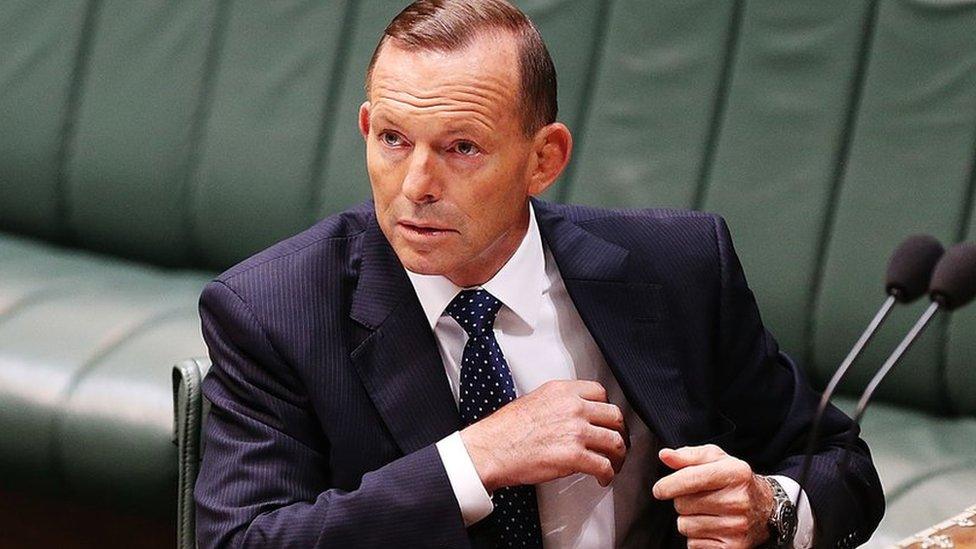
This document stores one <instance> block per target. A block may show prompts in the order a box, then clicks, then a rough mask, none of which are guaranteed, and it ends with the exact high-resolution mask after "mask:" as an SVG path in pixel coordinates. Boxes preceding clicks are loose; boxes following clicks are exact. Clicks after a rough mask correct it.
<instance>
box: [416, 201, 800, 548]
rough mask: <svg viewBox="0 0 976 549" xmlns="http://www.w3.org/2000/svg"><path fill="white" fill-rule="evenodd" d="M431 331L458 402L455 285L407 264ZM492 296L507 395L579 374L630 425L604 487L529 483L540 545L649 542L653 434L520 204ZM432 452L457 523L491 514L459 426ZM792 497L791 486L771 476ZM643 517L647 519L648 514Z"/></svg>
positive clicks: (652, 531) (586, 479) (460, 347)
mask: <svg viewBox="0 0 976 549" xmlns="http://www.w3.org/2000/svg"><path fill="white" fill-rule="evenodd" d="M407 275H408V277H409V278H410V281H411V283H412V284H413V287H414V290H415V291H416V292H417V297H418V298H419V299H420V304H421V306H422V307H423V309H424V313H425V315H426V317H427V320H428V322H429V323H430V326H431V329H432V330H433V331H434V336H435V339H436V340H437V345H438V348H439V351H440V354H441V358H442V359H443V362H444V368H445V371H446V374H447V378H448V381H449V382H450V386H451V390H452V392H453V393H454V401H455V402H457V400H458V391H459V388H458V385H459V383H460V374H461V369H460V364H461V356H462V354H463V351H464V345H465V343H466V342H467V334H466V333H465V331H464V330H463V329H462V328H461V326H460V325H459V324H458V323H457V322H456V321H455V320H454V319H453V318H451V317H450V316H448V315H446V314H444V311H445V309H446V308H447V305H448V304H449V303H450V302H451V300H453V299H454V297H455V296H456V295H457V294H458V292H460V291H461V290H463V289H464V288H461V287H458V286H456V285H455V284H454V283H453V282H451V281H450V280H448V279H447V278H446V277H443V276H440V275H421V274H417V273H413V272H410V271H407ZM480 288H483V289H485V290H487V291H488V292H489V293H491V294H492V295H493V296H495V297H496V298H497V299H498V300H499V301H501V302H502V304H503V306H502V307H501V309H500V310H499V311H498V316H497V317H496V320H495V325H494V332H495V337H496V339H497V340H498V345H499V347H501V349H502V353H503V354H504V356H505V360H506V362H507V363H508V366H509V369H510V370H511V372H512V378H513V381H514V383H515V393H516V395H524V394H526V393H528V392H531V391H532V390H534V389H536V388H537V387H539V386H541V385H542V384H544V383H545V382H547V381H550V380H554V379H588V380H594V381H598V382H600V383H601V384H603V386H604V387H605V388H606V389H607V394H608V400H609V401H610V402H612V403H614V404H616V405H617V406H619V407H620V409H621V411H622V412H623V413H624V417H625V420H626V422H627V426H628V429H629V432H630V439H631V440H630V443H631V446H630V449H629V450H628V451H627V459H626V460H625V462H624V466H623V469H622V470H621V471H620V473H618V474H617V476H616V477H615V479H614V482H613V483H611V484H610V486H607V487H602V486H600V485H599V483H598V482H597V481H596V479H595V478H594V477H592V476H589V475H583V474H575V475H570V476H568V477H565V478H562V479H557V480H553V481H550V482H545V483H542V484H539V485H537V486H536V496H537V499H538V503H539V519H540V524H541V526H542V535H543V542H544V544H545V547H547V548H570V547H574V548H583V547H608V546H641V547H643V546H648V545H651V544H654V541H655V540H656V539H659V538H660V536H661V532H662V531H663V528H662V526H663V525H657V524H653V523H652V522H651V521H652V519H653V517H654V516H655V515H661V513H650V512H649V507H650V506H651V505H653V501H652V498H653V496H652V495H651V486H652V485H653V484H654V482H655V481H656V480H657V478H658V475H659V474H667V472H668V471H667V470H664V471H663V472H662V470H661V467H663V466H660V465H658V463H659V461H658V458H657V456H656V454H657V450H658V449H659V444H658V442H657V439H656V437H655V436H654V435H653V433H651V431H650V430H649V429H648V428H647V426H646V425H645V424H644V422H643V421H642V420H641V419H640V418H639V417H638V416H637V414H636V413H635V412H634V411H633V409H632V407H631V406H630V404H629V403H628V402H627V400H626V398H624V396H623V391H622V390H621V389H620V386H619V385H618V383H617V381H616V379H615V378H614V376H613V374H612V373H611V371H610V368H609V366H608V365H607V363H606V360H605V359H604V357H603V355H602V353H600V350H599V348H598V347H597V345H596V342H595V341H594V340H593V338H592V336H591V335H590V333H589V331H588V330H587V329H586V327H585V325H584V324H583V321H582V319H581V318H580V316H579V313H578V312H577V311H576V307H575V306H574V305H573V302H572V300H571V299H570V297H569V293H568V292H567V290H566V286H565V284H563V280H562V277H561V276H560V275H559V270H558V268H557V267H556V264H555V262H554V261H553V259H552V257H551V255H550V254H549V252H548V250H546V249H545V248H544V246H543V244H542V237H541V235H540V234H539V228H538V225H537V223H536V218H535V211H534V210H533V209H532V205H531V204H529V227H528V230H527V231H526V234H525V237H523V239H522V242H521V244H520V245H519V247H518V248H517V249H516V250H515V253H514V254H512V257H511V258H509V260H508V262H506V263H505V265H504V266H502V268H501V270H499V271H498V273H496V274H495V276H494V277H492V278H491V280H489V281H487V282H485V283H484V284H482V285H481V286H480ZM437 449H438V451H439V453H440V456H441V460H442V461H443V463H444V468H445V470H446V472H447V476H448V479H449V480H450V482H451V487H452V489H453V490H454V495H455V497H456V498H457V501H458V505H459V507H460V509H461V515H462V517H463V518H464V522H465V525H466V526H470V525H472V524H474V523H476V522H478V521H479V520H481V519H483V518H485V517H486V516H488V515H489V514H491V512H492V510H493V505H492V501H491V497H490V496H489V495H488V492H487V491H486V490H485V488H484V486H483V485H482V483H481V479H480V477H479V476H478V473H477V471H476V470H475V467H474V464H473V463H472V461H471V458H470V456H469V455H468V452H467V450H466V449H465V447H464V443H463V442H462V440H461V436H460V433H453V434H452V435H450V436H448V437H446V438H444V439H443V440H441V441H440V442H438V443H437ZM774 478H776V479H777V480H778V481H779V482H780V484H781V485H782V486H783V488H784V489H785V490H786V492H787V493H788V494H790V497H791V498H792V499H793V501H794V502H796V496H797V492H798V491H799V485H798V484H797V483H796V482H795V481H794V480H792V479H790V478H787V477H783V476H775V477H774ZM801 497H802V498H803V504H802V507H801V509H800V511H801V514H800V521H799V528H798V531H797V536H796V538H795V542H794V547H804V548H805V547H809V546H811V543H810V541H811V539H812V536H813V516H812V514H811V512H810V505H809V502H808V501H807V499H806V494H805V493H802V492H801ZM648 517H651V518H648Z"/></svg>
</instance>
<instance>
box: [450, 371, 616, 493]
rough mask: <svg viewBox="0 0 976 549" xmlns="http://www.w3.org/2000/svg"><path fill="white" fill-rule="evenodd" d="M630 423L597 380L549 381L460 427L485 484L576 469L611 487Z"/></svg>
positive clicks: (535, 480)
mask: <svg viewBox="0 0 976 549" xmlns="http://www.w3.org/2000/svg"><path fill="white" fill-rule="evenodd" d="M626 437H627V435H626V427H625V426H624V416H623V413H622V412H621V411H620V408H618V407H617V406H615V405H613V404H609V403H607V392H606V390H605V389H604V388H603V386H602V385H600V384H599V383H597V382H595V381H549V382H547V383H545V384H544V385H542V386H541V387H539V388H538V389H536V390H534V391H532V392H531V393H528V394H526V395H523V396H521V397H519V398H517V399H515V400H513V401H512V402H509V403H508V404H506V405H505V406H503V407H501V408H499V409H498V410H497V411H496V412H495V413H493V414H491V415H490V416H488V417H486V418H484V419H482V420H480V421H478V422H476V423H473V424H471V425H469V426H468V427H467V428H465V429H464V430H462V431H461V439H462V440H463V441H464V446H465V448H466V449H467V451H468V455H470V456H471V461H472V462H473V463H474V467H475V469H476V470H477V471H478V476H479V477H481V482H482V484H484V486H485V489H486V490H488V491H489V492H493V491H495V490H497V489H498V488H502V487H505V486H515V485H519V484H539V483H541V482H546V481H549V480H553V479H557V478H562V477H565V476H567V475H571V474H574V473H584V474H588V475H593V476H594V477H596V479H597V481H599V483H600V485H601V486H607V485H608V484H610V482H611V481H612V480H613V477H614V475H615V474H616V473H618V472H619V471H620V467H621V466H622V465H623V462H624V456H625V454H626V451H627V443H626Z"/></svg>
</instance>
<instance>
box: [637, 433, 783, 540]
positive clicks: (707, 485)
mask: <svg viewBox="0 0 976 549" xmlns="http://www.w3.org/2000/svg"><path fill="white" fill-rule="evenodd" d="M658 456H659V457H660V458H661V461H663V462H664V464H665V465H667V466H668V467H670V468H672V469H675V472H674V473H671V474H670V475H668V476H666V477H664V478H662V479H660V480H659V481H657V483H656V484H654V497H656V498H657V499H660V500H668V499H670V500H674V508H675V510H676V511H677V512H678V532H680V533H681V534H682V535H684V536H685V537H687V538H688V547H689V548H697V547H755V546H757V545H759V544H761V543H763V542H765V541H766V540H767V539H768V538H769V529H768V527H767V524H768V521H769V517H770V515H771V514H772V508H773V491H772V489H771V488H770V487H769V484H768V483H767V482H766V481H765V480H763V479H762V478H760V477H759V476H758V475H756V474H754V473H753V472H752V467H750V466H749V464H748V463H746V462H745V461H742V460H741V459H738V458H735V457H732V456H730V455H728V454H726V453H725V452H724V451H723V450H722V449H721V448H719V447H718V446H715V445H714V444H707V445H705V446H686V447H684V448H678V449H676V450H672V449H670V448H664V449H663V450H661V451H660V453H659V454H658Z"/></svg>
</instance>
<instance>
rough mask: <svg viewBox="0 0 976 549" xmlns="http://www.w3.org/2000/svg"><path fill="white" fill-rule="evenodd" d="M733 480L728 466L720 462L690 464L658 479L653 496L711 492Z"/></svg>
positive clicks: (670, 497) (673, 496) (666, 497)
mask: <svg viewBox="0 0 976 549" xmlns="http://www.w3.org/2000/svg"><path fill="white" fill-rule="evenodd" d="M732 480H733V475H732V474H731V473H730V471H729V467H728V466H727V465H725V464H723V463H721V462H718V463H706V464H705V465H692V466H690V467H686V468H684V469H681V470H679V471H676V472H674V473H671V474H670V475H668V476H666V477H664V478H662V479H660V480H658V481H657V482H656V483H655V484H654V488H653V490H652V491H653V492H654V497H656V498H657V499H662V500H663V499H674V498H676V497H678V496H685V495H688V494H697V493H699V492H711V491H712V490H719V489H721V488H725V487H726V486H728V485H729V484H730V483H731V482H732Z"/></svg>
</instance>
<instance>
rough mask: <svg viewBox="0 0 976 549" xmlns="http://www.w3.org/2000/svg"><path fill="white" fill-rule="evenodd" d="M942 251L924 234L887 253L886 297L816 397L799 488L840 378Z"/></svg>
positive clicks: (921, 284) (919, 288)
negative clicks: (816, 404) (817, 399)
mask: <svg viewBox="0 0 976 549" xmlns="http://www.w3.org/2000/svg"><path fill="white" fill-rule="evenodd" d="M944 252H945V249H944V248H943V247H942V244H941V243H939V241H938V240H937V239H936V238H935V237H933V236H931V235H927V234H916V235H912V236H909V237H908V238H906V239H905V240H904V241H902V243H901V244H899V245H898V247H897V248H895V251H894V252H893V253H892V254H891V258H890V259H889V260H888V269H887V271H886V273H885V293H887V294H888V297H887V298H886V299H885V301H884V303H883V304H882V305H881V308H880V309H879V310H878V312H877V313H875V315H874V318H873V319H871V322H870V323H869V324H868V327H867V328H866V329H865V330H864V332H863V333H862V334H861V337H859V338H858V340H857V342H856V343H855V344H854V347H852V348H851V350H850V352H848V353H847V356H846V357H845V358H844V360H843V362H841V364H840V366H839V367H838V368H837V370H836V371H835V372H834V375H833V376H832V377H831V378H830V382H829V383H827V387H826V388H825V389H824V392H823V394H822V395H821V396H820V403H819V405H818V406H817V411H816V413H815V414H814V416H813V422H812V425H811V427H810V434H809V435H808V436H807V445H806V449H805V451H804V453H803V467H802V468H801V469H800V479H799V481H798V482H797V484H798V485H799V487H800V490H801V491H802V490H803V487H804V486H806V483H807V477H808V476H809V474H810V466H811V463H812V461H813V453H814V452H815V451H816V449H817V442H819V435H820V422H821V421H822V419H823V415H824V412H825V411H826V409H827V405H828V404H829V403H830V399H831V397H833V396H834V392H835V391H836V390H837V387H838V386H839V385H840V382H841V380H842V379H844V376H845V375H846V374H847V371H848V370H849V369H850V368H851V366H852V365H853V364H854V361H855V360H857V358H858V357H859V356H860V355H861V351H863V350H864V348H865V347H866V346H867V344H868V343H869V342H870V341H871V339H872V338H873V337H874V335H875V333H877V331H878V328H880V327H881V324H882V323H883V322H884V321H885V319H887V318H888V314H889V313H890V312H891V309H892V307H894V305H895V303H911V302H913V301H915V300H916V299H918V298H919V297H921V296H922V295H923V294H925V291H926V290H927V289H928V287H929V280H930V278H931V277H932V270H933V269H934V268H935V265H936V263H938V261H939V258H941V257H942V255H943V253H944ZM801 502H802V501H801V500H799V499H798V500H797V502H796V508H797V513H799V510H800V504H801Z"/></svg>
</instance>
